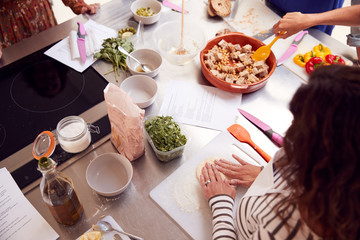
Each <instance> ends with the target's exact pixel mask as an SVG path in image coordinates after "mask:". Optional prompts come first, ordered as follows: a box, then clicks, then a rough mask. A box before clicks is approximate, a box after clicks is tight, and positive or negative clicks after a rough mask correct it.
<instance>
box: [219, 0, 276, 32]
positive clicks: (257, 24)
mask: <svg viewBox="0 0 360 240" xmlns="http://www.w3.org/2000/svg"><path fill="white" fill-rule="evenodd" d="M236 1H239V3H238V7H237V12H236V14H235V16H234V17H233V18H232V19H231V17H226V18H224V21H225V22H226V23H227V24H228V25H229V26H230V27H232V28H233V29H235V30H236V31H238V32H242V33H244V34H245V35H249V36H254V35H256V34H259V33H260V34H261V33H267V31H268V30H269V29H272V27H273V25H274V24H275V23H277V22H278V21H279V20H280V16H279V15H277V14H276V13H274V12H273V11H272V10H271V9H269V8H268V7H267V6H266V5H265V3H264V1H262V0H250V1H249V0H236ZM234 4H235V1H232V7H233V9H232V10H231V11H235V9H234Z"/></svg>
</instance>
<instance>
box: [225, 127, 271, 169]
mask: <svg viewBox="0 0 360 240" xmlns="http://www.w3.org/2000/svg"><path fill="white" fill-rule="evenodd" d="M227 130H228V131H229V132H230V133H231V135H233V136H234V137H235V138H236V139H237V140H239V141H240V142H244V143H247V144H249V145H250V146H251V147H252V148H253V149H255V151H256V152H257V153H259V154H260V156H261V157H262V158H263V159H265V161H266V162H269V161H270V160H271V157H270V156H269V155H268V154H267V153H266V152H264V150H262V149H261V148H260V147H259V146H257V145H256V144H255V143H254V142H253V141H252V140H251V137H250V134H249V132H248V131H247V130H246V129H245V128H244V127H242V126H240V125H239V124H233V125H231V126H230V127H228V129H227Z"/></svg>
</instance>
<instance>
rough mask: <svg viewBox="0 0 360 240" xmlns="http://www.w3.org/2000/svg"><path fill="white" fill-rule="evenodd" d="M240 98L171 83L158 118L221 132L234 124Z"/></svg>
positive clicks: (193, 84) (210, 89)
mask: <svg viewBox="0 0 360 240" xmlns="http://www.w3.org/2000/svg"><path fill="white" fill-rule="evenodd" d="M241 97H242V95H241V94H239V93H230V92H225V91H223V90H221V89H219V88H215V87H209V86H204V85H200V84H196V83H189V82H182V81H176V80H171V81H170V83H169V86H168V89H167V92H166V95H165V97H164V100H163V104H162V105H161V108H160V112H159V115H168V116H173V117H175V118H176V119H177V121H179V122H181V123H185V124H190V125H195V126H200V127H205V128H211V129H216V130H221V131H224V130H226V128H227V127H229V126H230V125H232V124H233V123H235V121H236V117H237V116H238V112H237V108H238V107H239V106H240V103H241Z"/></svg>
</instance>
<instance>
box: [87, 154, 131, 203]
mask: <svg viewBox="0 0 360 240" xmlns="http://www.w3.org/2000/svg"><path fill="white" fill-rule="evenodd" d="M132 176H133V168H132V165H131V163H130V161H129V160H128V159H127V158H126V157H124V156H123V155H121V154H118V153H104V154H102V155H100V156H98V157H96V158H95V159H94V160H93V161H91V162H90V164H89V165H88V167H87V169H86V181H87V183H88V184H89V186H90V187H91V188H92V189H93V190H94V191H95V192H97V193H98V194H100V195H103V196H108V197H110V196H116V195H118V194H120V193H122V192H123V191H124V190H125V189H126V187H127V186H128V185H129V183H130V182H131V179H132Z"/></svg>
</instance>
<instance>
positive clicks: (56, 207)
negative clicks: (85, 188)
mask: <svg viewBox="0 0 360 240" xmlns="http://www.w3.org/2000/svg"><path fill="white" fill-rule="evenodd" d="M49 188H50V189H49ZM48 189H49V190H50V191H48ZM44 194H45V195H48V197H47V198H48V199H47V201H45V202H46V205H47V206H48V208H49V209H50V212H51V214H52V215H53V216H54V217H55V219H56V221H58V222H59V223H62V224H65V225H73V224H75V223H76V222H77V220H79V218H80V217H81V215H82V212H83V207H82V205H81V204H80V201H79V199H78V197H77V195H76V192H75V191H74V189H73V187H72V186H71V185H70V184H69V183H66V182H58V181H54V182H52V183H50V186H46V187H45V188H44Z"/></svg>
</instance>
